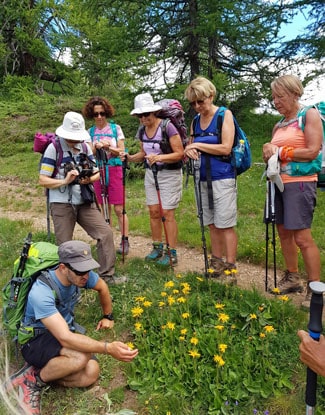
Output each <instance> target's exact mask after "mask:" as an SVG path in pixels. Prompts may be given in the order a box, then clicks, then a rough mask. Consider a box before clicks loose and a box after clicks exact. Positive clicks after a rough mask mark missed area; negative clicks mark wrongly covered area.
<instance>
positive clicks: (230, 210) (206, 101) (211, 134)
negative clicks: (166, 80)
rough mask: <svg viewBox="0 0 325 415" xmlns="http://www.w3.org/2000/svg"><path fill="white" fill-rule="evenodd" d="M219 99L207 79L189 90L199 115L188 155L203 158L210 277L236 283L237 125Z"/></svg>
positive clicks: (188, 94) (191, 101)
mask: <svg viewBox="0 0 325 415" xmlns="http://www.w3.org/2000/svg"><path fill="white" fill-rule="evenodd" d="M215 96H216V88H215V86H214V85H213V84H212V82H210V81H209V80H208V79H206V78H204V77H197V78H196V79H194V80H193V81H192V82H191V83H190V84H189V86H188V87H187V89H186V91H185V97H186V99H187V100H188V101H189V102H190V105H191V107H192V108H193V109H194V110H195V111H196V112H197V115H196V116H195V118H194V119H193V121H192V124H191V130H190V131H191V144H189V145H188V146H187V147H186V148H185V154H186V156H188V157H189V158H190V159H192V160H199V159H200V183H199V186H200V192H201V196H202V212H203V225H204V226H208V227H209V230H210V238H211V250H212V255H211V259H210V264H209V267H210V269H209V274H210V275H211V277H214V278H217V279H218V280H220V281H223V282H228V283H229V282H230V283H234V284H235V283H236V276H235V274H236V272H237V270H236V255H237V234H236V232H235V229H234V227H235V226H236V224H237V187H236V179H235V170H234V168H233V166H232V165H231V163H230V154H231V149H232V146H233V143H234V135H235V126H234V122H233V116H232V113H231V111H230V110H228V109H224V108H219V107H217V106H216V105H214V103H213V101H214V99H215ZM218 115H220V117H218ZM218 120H219V122H218ZM220 120H221V123H220ZM218 124H219V125H218ZM220 124H221V125H220ZM218 127H219V128H218ZM218 129H220V133H221V134H220V133H219V132H218ZM197 203H200V201H198V200H197ZM198 207H199V205H198Z"/></svg>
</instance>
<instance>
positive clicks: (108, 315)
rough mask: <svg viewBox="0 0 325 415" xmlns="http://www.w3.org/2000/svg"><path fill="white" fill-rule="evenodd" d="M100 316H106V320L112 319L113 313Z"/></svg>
mask: <svg viewBox="0 0 325 415" xmlns="http://www.w3.org/2000/svg"><path fill="white" fill-rule="evenodd" d="M102 318H107V320H110V321H114V316H113V313H109V314H104V315H103V317H102Z"/></svg>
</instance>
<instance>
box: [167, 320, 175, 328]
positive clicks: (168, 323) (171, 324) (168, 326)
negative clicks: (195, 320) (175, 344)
mask: <svg viewBox="0 0 325 415" xmlns="http://www.w3.org/2000/svg"><path fill="white" fill-rule="evenodd" d="M166 326H167V328H168V329H170V330H175V323H172V322H171V321H168V322H167V324H166Z"/></svg>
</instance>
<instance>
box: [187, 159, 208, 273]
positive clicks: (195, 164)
mask: <svg viewBox="0 0 325 415" xmlns="http://www.w3.org/2000/svg"><path fill="white" fill-rule="evenodd" d="M191 164H192V170H193V178H194V190H195V199H196V207H197V215H198V218H199V221H200V228H201V240H202V249H203V255H204V275H205V277H207V278H208V268H209V261H208V252H207V245H206V239H205V232H204V223H203V208H202V193H201V182H200V167H201V157H200V156H199V158H198V159H197V160H193V159H191Z"/></svg>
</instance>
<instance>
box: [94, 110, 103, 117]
mask: <svg viewBox="0 0 325 415" xmlns="http://www.w3.org/2000/svg"><path fill="white" fill-rule="evenodd" d="M99 116H101V117H106V112H104V111H101V112H94V117H95V118H98V117H99Z"/></svg>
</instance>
